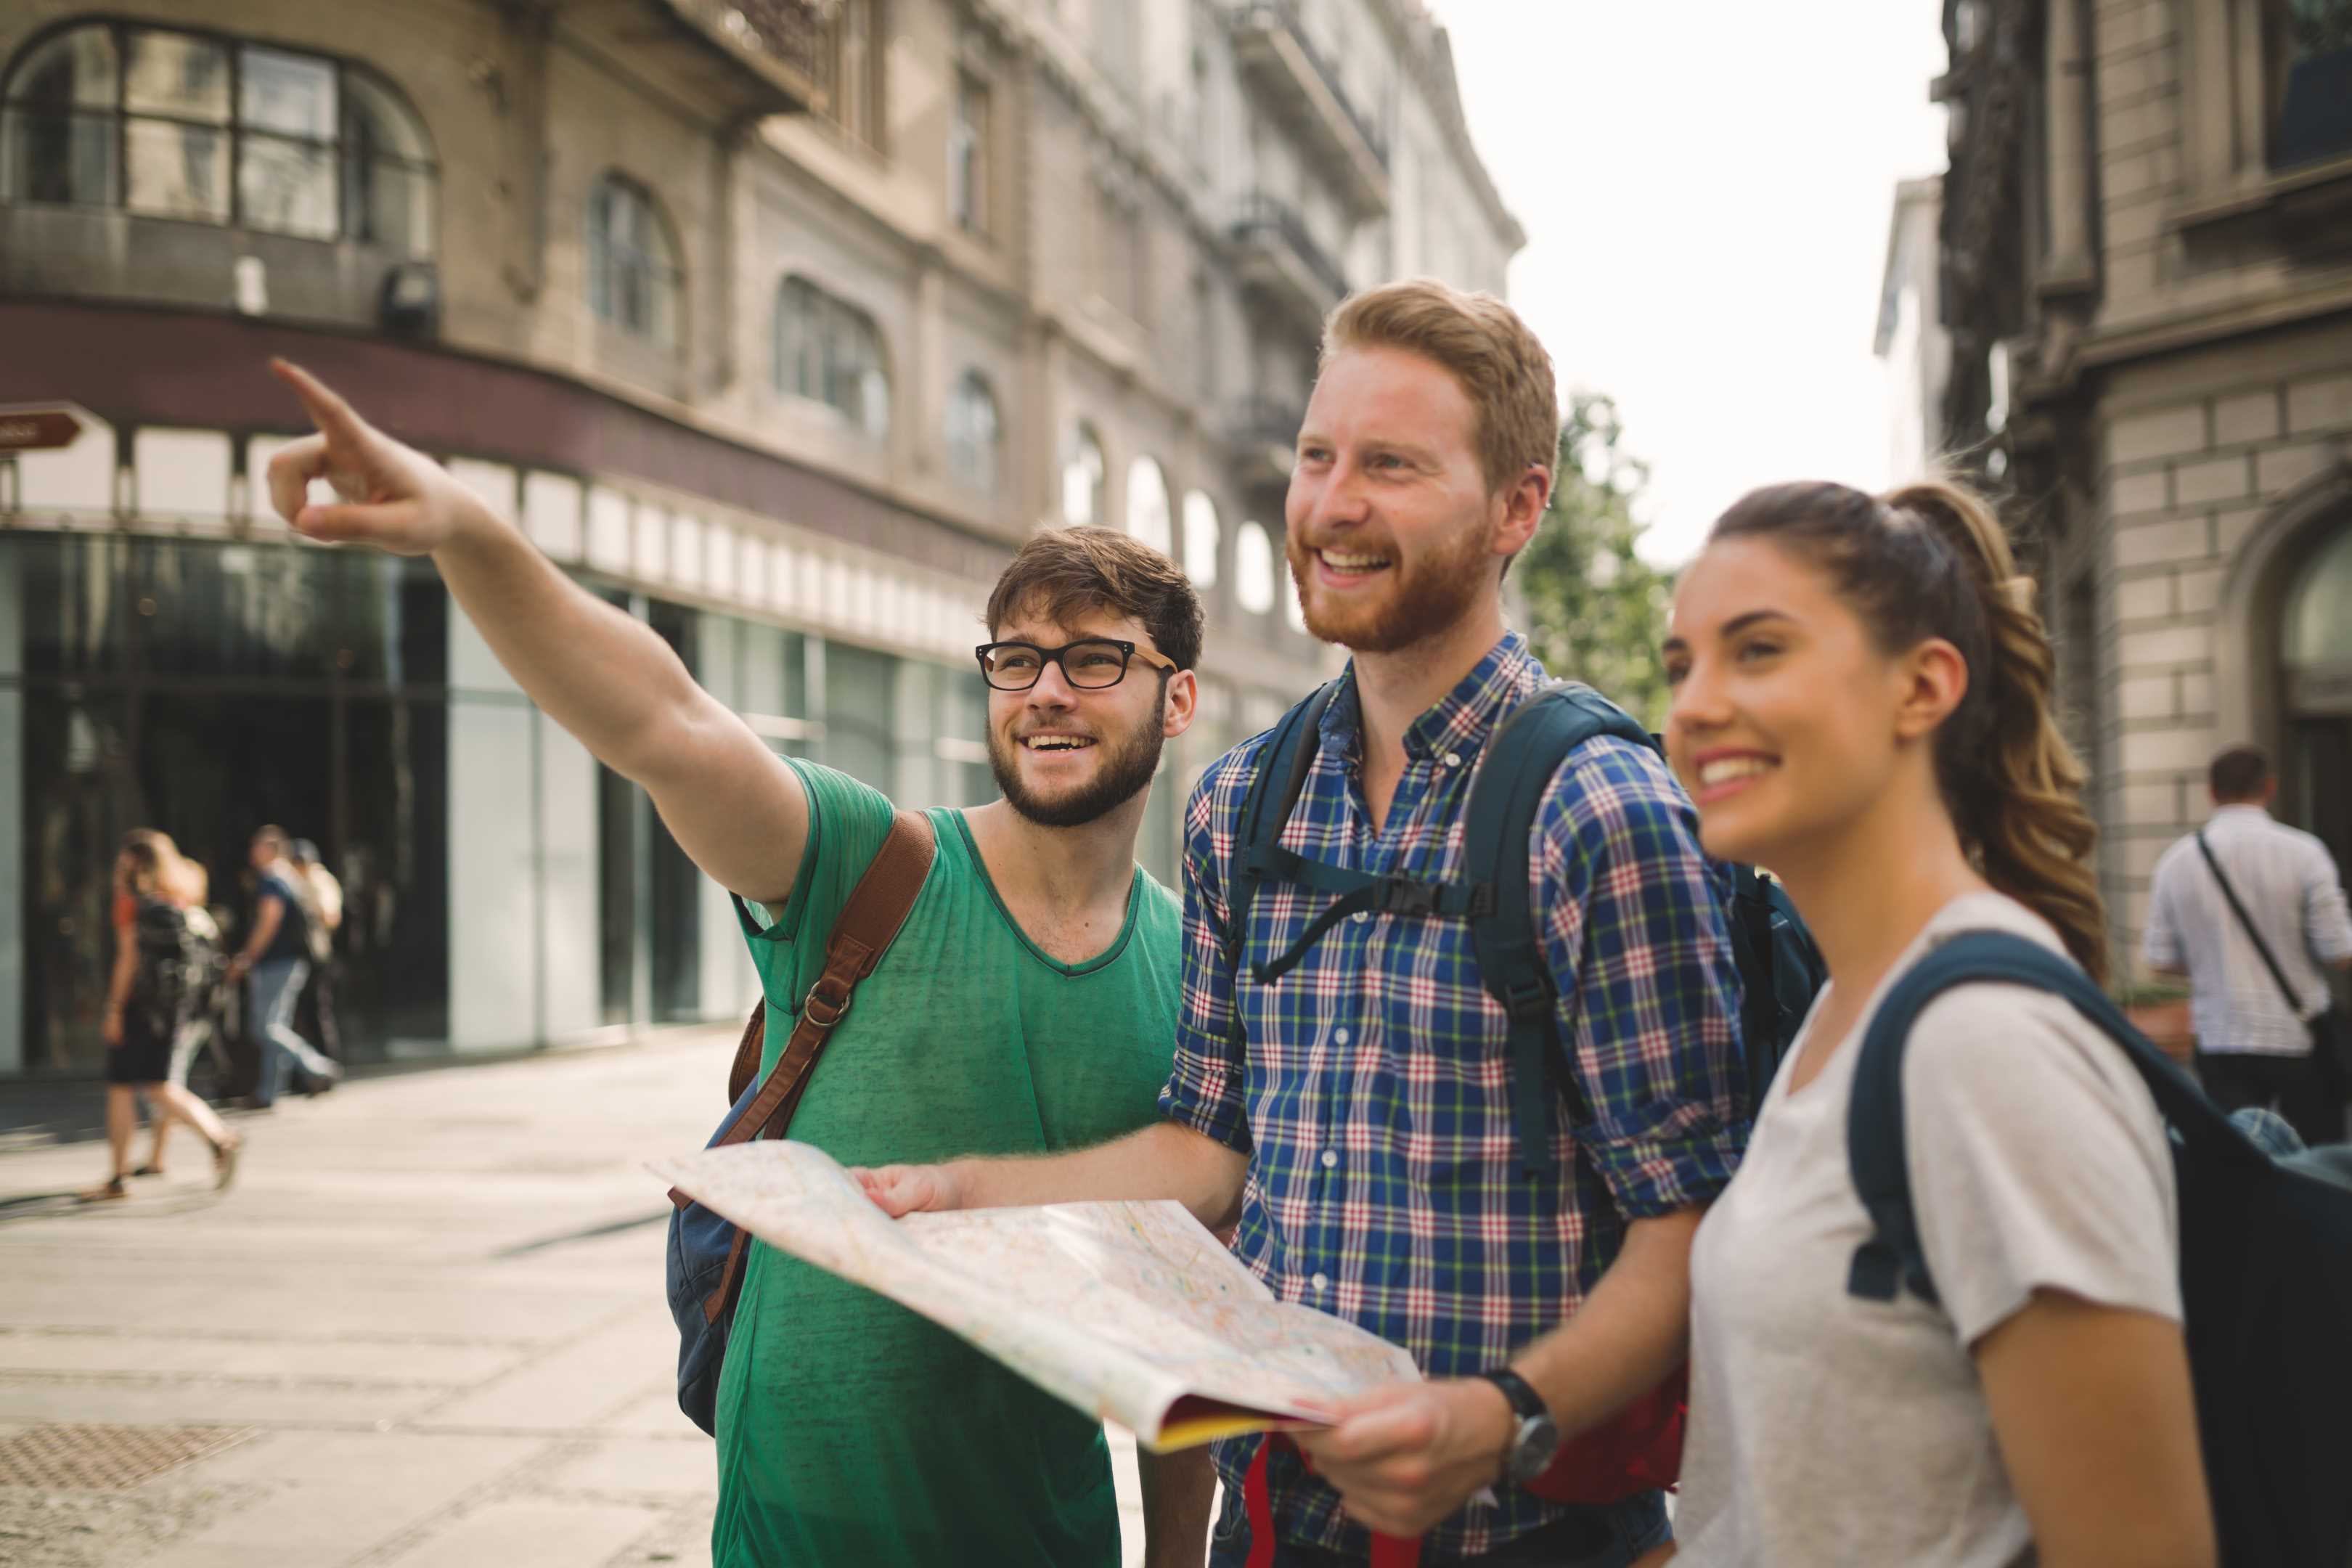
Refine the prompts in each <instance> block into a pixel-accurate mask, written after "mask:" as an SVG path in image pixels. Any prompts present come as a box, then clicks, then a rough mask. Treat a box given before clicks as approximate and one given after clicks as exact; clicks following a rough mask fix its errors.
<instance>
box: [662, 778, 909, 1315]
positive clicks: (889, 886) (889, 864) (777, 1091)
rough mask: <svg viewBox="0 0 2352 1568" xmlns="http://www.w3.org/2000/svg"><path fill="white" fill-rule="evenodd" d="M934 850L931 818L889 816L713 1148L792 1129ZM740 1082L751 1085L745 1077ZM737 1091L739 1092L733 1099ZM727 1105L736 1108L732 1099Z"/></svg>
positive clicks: (709, 1308) (708, 1310)
mask: <svg viewBox="0 0 2352 1568" xmlns="http://www.w3.org/2000/svg"><path fill="white" fill-rule="evenodd" d="M938 847H939V845H938V841H937V839H936V838H935V837H934V836H933V834H932V831H931V819H930V818H929V817H928V816H924V815H923V814H922V813H921V812H919V811H905V810H901V811H899V812H898V814H897V815H896V816H894V817H893V818H892V819H891V822H890V834H889V837H887V838H885V839H884V840H883V841H882V847H881V848H880V849H878V850H877V851H876V852H875V855H874V859H873V862H872V864H870V865H868V866H867V867H866V874H865V875H864V876H862V877H860V878H859V879H857V886H856V888H854V889H851V891H850V894H849V901H848V902H847V903H845V904H844V905H843V906H842V908H841V913H840V914H839V915H838V916H836V917H835V920H834V922H833V935H832V937H831V939H830V940H828V941H827V942H826V943H825V947H824V973H821V974H819V975H818V976H817V980H816V984H814V985H812V986H810V987H809V991H808V995H807V996H806V997H804V998H803V1000H802V1002H801V1016H800V1018H799V1020H798V1021H797V1022H796V1023H794V1024H793V1032H792V1035H791V1037H789V1038H787V1039H786V1040H785V1041H784V1048H783V1051H782V1054H781V1055H780V1056H778V1057H777V1058H776V1065H775V1067H774V1068H773V1069H772V1071H770V1072H769V1074H768V1079H767V1081H766V1082H765V1083H763V1084H761V1086H760V1092H759V1094H758V1095H757V1096H756V1097H755V1098H754V1099H753V1100H752V1101H751V1104H750V1105H748V1106H746V1107H745V1108H744V1110H743V1114H742V1115H740V1116H739V1117H737V1118H736V1119H735V1124H734V1125H733V1126H732V1127H730V1128H729V1129H728V1130H727V1131H726V1133H725V1135H724V1136H722V1137H721V1138H720V1139H719V1142H718V1143H717V1144H716V1145H714V1146H715V1147H718V1148H722V1149H723V1148H726V1147H728V1146H730V1145H731V1144H736V1143H745V1142H750V1141H751V1139H753V1138H755V1137H771V1138H772V1137H776V1136H778V1135H780V1134H782V1131H784V1129H785V1127H786V1126H787V1125H789V1124H790V1122H791V1121H792V1119H793V1111H794V1110H798V1109H799V1107H800V1102H801V1095H802V1094H803V1092H804V1091H805V1090H806V1089H807V1088H808V1080H809V1075H810V1073H811V1072H813V1071H814V1070H815V1068H816V1058H817V1057H818V1055H819V1054H820V1053H821V1052H823V1051H824V1046H825V1042H826V1041H827V1040H829V1039H831V1038H832V1037H833V1031H834V1027H835V1026H836V1025H838V1024H839V1023H840V1022H841V1020H842V1018H843V1017H844V1016H845V1015H846V1014H847V1013H848V1012H849V1003H850V998H851V995H852V994H853V993H854V992H855V991H856V988H857V983H858V982H859V981H861V980H863V979H865V978H866V976H867V975H869V974H871V973H874V966H875V965H876V964H877V963H881V961H882V955H883V954H884V953H886V952H889V951H890V944H891V942H895V941H896V940H898V930H899V928H900V927H901V926H904V925H905V924H906V923H907V916H908V914H909V913H911V912H912V911H913V910H914V908H915V900H916V899H917V898H918V897H919V896H920V895H921V893H922V890H923V882H924V880H925V879H927V878H929V876H930V873H931V858H932V857H933V855H934V854H935V853H936V852H937V850H938ZM765 1011H766V1006H765V1004H764V1003H763V1004H762V1005H761V1006H760V1007H759V1008H756V1009H754V1010H753V1013H752V1018H753V1020H754V1022H755V1023H756V1022H759V1021H760V1020H761V1018H762V1017H763V1016H764V1014H765ZM743 1046H749V1047H751V1049H752V1051H753V1056H752V1060H753V1062H754V1063H755V1064H756V1063H757V1061H758V1059H759V1058H758V1055H757V1052H758V1037H757V1036H756V1035H754V1033H753V1032H752V1028H751V1026H750V1025H747V1026H745V1027H744V1031H743V1045H742V1046H739V1047H737V1057H738V1058H739V1065H740V1057H741V1055H742V1049H743ZM745 1081H746V1082H748V1081H749V1079H748V1077H747V1078H746V1079H745ZM741 1093H742V1089H740V1087H738V1088H737V1089H736V1090H735V1095H736V1097H740V1095H741ZM728 1103H729V1104H730V1105H731V1104H733V1103H734V1098H730V1100H729V1101H728ZM679 1196H680V1194H677V1193H672V1194H670V1197H671V1201H672V1202H677V1201H678V1199H679ZM747 1239H748V1236H747V1233H746V1232H744V1231H743V1230H742V1229H741V1228H740V1227H738V1229H737V1231H736V1233H735V1245H734V1247H733V1248H731V1249H730V1251H729V1253H728V1255H727V1271H726V1273H725V1275H724V1276H723V1277H722V1278H721V1279H720V1280H719V1289H716V1290H714V1291H712V1292H711V1293H710V1296H709V1299H708V1300H705V1301H704V1302H703V1304H702V1310H703V1316H704V1317H705V1318H707V1319H709V1320H710V1321H714V1322H715V1321H718V1318H719V1314H720V1313H721V1312H723V1311H725V1310H726V1309H727V1303H728V1302H729V1301H730V1300H732V1299H733V1297H734V1293H735V1288H736V1285H737V1283H738V1281H739V1280H740V1278H741V1273H742V1263H743V1253H744V1251H745V1245H746V1241H747Z"/></svg>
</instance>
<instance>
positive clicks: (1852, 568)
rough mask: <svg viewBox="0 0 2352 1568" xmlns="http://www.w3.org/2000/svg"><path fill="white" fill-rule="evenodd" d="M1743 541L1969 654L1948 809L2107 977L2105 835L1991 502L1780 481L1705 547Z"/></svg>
mask: <svg viewBox="0 0 2352 1568" xmlns="http://www.w3.org/2000/svg"><path fill="white" fill-rule="evenodd" d="M1741 537H1762V538H1769V539H1771V540H1773V541H1774V542H1779V543H1781V544H1784V545H1787V546H1789V547H1790V548H1793V549H1795V550H1796V551H1798V552H1801V554H1802V555H1803V556H1804V557H1805V558H1806V559H1808V560H1810V561H1811V562H1812V563H1814V564H1815V565H1817V566H1820V567H1821V568H1822V569H1823V570H1825V571H1827V572H1828V573H1829V574H1830V575H1831V578H1832V581H1833V582H1834V583H1835V584H1836V587H1837V591H1838V594H1839V596H1840V597H1841V598H1843V600H1845V602H1846V603H1847V604H1849V605H1852V606H1853V608H1854V610H1855V611H1856V613H1857V614H1859V615H1860V616H1861V617H1862V620H1863V624H1864V626H1867V627H1869V629H1870V632H1871V636H1872V637H1873V638H1874V640H1875V641H1876V642H1877V644H1878V646H1879V647H1882V648H1884V649H1885V650H1887V651H1888V652H1890V653H1893V652H1901V651H1903V650H1906V649H1908V648H1912V647H1917V646H1918V645H1919V644H1920V643H1921V642H1924V641H1926V640H1927V639H1928V638H1930V637H1940V638H1942V639H1943V640H1945V641H1947V642H1948V643H1950V644H1951V645H1952V646H1953V647H1956V648H1958V650H1959V653H1960V657H1961V658H1962V659H1963V660H1965V661H1966V663H1967V665H1968V668H1969V689H1968V691H1967V693H1966V695H1965V696H1963V697H1962V698H1961V700H1960V703H1959V706H1958V707H1957V708H1955V709H1953V710H1952V712H1951V714H1950V715H1949V716H1948V718H1946V719H1945V721H1944V722H1943V724H1942V726H1941V727H1940V728H1939V729H1938V730H1937V731H1936V780H1937V786H1938V788H1939V789H1940V791H1941V793H1942V795H1943V797H1944V805H1945V808H1946V809H1947V810H1948V811H1949V812H1950V813H1951V815H1952V824H1953V826H1954V827H1956V828H1957V829H1958V832H1959V836H1960V842H1961V844H1962V846H1963V847H1965V848H1966V849H1967V850H1968V853H1969V856H1970V857H1971V858H1973V859H1974V860H1975V861H1976V863H1977V866H1978V868H1979V870H1980V871H1982V872H1983V874H1984V879H1985V880H1986V881H1988V882H1990V883H1991V884H1992V885H1993V886H1994V887H1995V888H1997V889H2000V891H2001V892H2004V893H2007V894H2008V895H2009V896H2010V897H2011V898H2013V899H2015V900H2018V901H2019V902H2020V903H2021V904H2024V905H2025V906H2026V907H2027V908H2029V909H2031V910H2033V911H2034V912H2035V913H2036V914H2039V915H2040V916H2042V919H2044V920H2046V921H2049V922H2050V923H2051V925H2053V927H2055V928H2056V929H2057V931H2058V934H2059V936H2060V937H2062V938H2063V939H2064V941H2065V943H2066V951H2067V952H2070V953H2072V954H2073V955H2074V961H2075V962H2076V963H2080V964H2081V965H2082V966H2083V967H2084V969H2086V970H2088V971H2089V972H2090V973H2091V976H2092V977H2093V978H2094V979H2097V980H2104V979H2105V977H2106V972H2107V942H2106V924H2105V918H2104V915H2103V912H2102V908H2101V904H2100V900H2099V883H2098V876H2097V873H2096V872H2095V870H2094V869H2093V868H2092V865H2091V849H2092V846H2093V845H2094V843H2095V841H2096V839H2097V837H2098V829H2097V827H2096V826H2095V825H2094V824H2093V823H2092V821H2091V816H2090V813H2089V812H2088V811H2086V810H2084V806H2083V798H2082V790H2083V767H2082V764H2081V763H2078V762H2077V761H2076V760H2075V758H2074V749H2073V748H2072V747H2070V746H2068V745H2067V743H2066V738H2065V737H2064V736H2063V735H2062V734H2061V733H2059V730H2058V721H2057V715H2056V712H2055V710H2054V707H2053V701H2052V698H2051V685H2052V679H2053V671H2054V666H2055V661H2054V660H2053V658H2052V656H2051V651H2050V638H2049V636H2048V634H2047V633H2045V632H2044V631H2043V629H2042V616H2041V614H2040V613H2039V612H2038V611H2037V610H2035V608H2034V605H2033V581H2032V578H2030V577H2025V576H2021V575H2020V574H2019V573H2018V570H2017V562H2016V559H2015V557H2014V556H2013V555H2012V554H2011V551H2010V548H2009V536H2008V535H2007V534H2006V533H2005V532H2003V531H2002V530H2001V526H2000V519H1999V518H1998V517H1997V516H1995V515H1994V513H1993V510H1992V508H1991V506H1990V505H1989V504H1988V503H1987V502H1986V501H1985V500H1984V499H1983V498H1982V497H1980V496H1979V495H1978V494H1976V492H1975V491H1973V490H1970V489H1968V488H1967V487H1965V486H1963V485H1958V484H1955V483H1951V482H1949V481H1948V480H1941V479H1934V480H1927V481H1924V482H1922V483H1919V484H1913V485H1906V486H1904V487H1903V488H1902V489H1896V490H1892V491H1889V492H1888V493H1887V494H1885V495H1884V496H1870V495H1865V494H1864V493H1863V492H1862V491H1860V490H1857V489H1852V488H1851V487H1849V486H1846V485H1836V484H1822V483H1798V484H1786V485H1773V486H1770V487H1769V488H1767V489H1760V490H1756V491H1753V492H1751V493H1749V494H1748V495H1747V496H1745V497H1743V498H1742V499H1741V500H1738V502H1736V503H1734V505H1733V506H1732V508H1731V510H1728V511H1727V512H1725V513H1724V514H1723V516H1722V517H1721V518H1719V519H1717V521H1716V524H1715V528H1714V530H1713V531H1712V532H1711V533H1710V534H1709V535H1708V540H1709V542H1713V541H1715V540H1717V539H1732V538H1741Z"/></svg>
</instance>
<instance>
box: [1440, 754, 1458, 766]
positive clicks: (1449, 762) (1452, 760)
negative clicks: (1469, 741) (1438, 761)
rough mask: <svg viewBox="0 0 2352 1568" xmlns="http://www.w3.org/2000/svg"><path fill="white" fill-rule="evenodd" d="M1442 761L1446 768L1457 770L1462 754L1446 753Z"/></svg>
mask: <svg viewBox="0 0 2352 1568" xmlns="http://www.w3.org/2000/svg"><path fill="white" fill-rule="evenodd" d="M1444 760H1445V765H1446V766H1447V767H1449V768H1458V767H1460V766H1461V765H1462V753H1461V752H1446V753H1445V759H1444Z"/></svg>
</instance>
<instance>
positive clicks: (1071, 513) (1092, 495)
mask: <svg viewBox="0 0 2352 1568" xmlns="http://www.w3.org/2000/svg"><path fill="white" fill-rule="evenodd" d="M1109 478H1110V461H1109V459H1108V458H1105V457H1104V456H1103V445H1102V437H1099V436H1097V435H1096V434H1095V429H1094V426H1091V425H1087V424H1084V423H1081V424H1080V425H1079V426H1078V427H1077V428H1076V430H1074V431H1072V432H1071V434H1070V453H1069V456H1068V457H1066V458H1064V459H1063V460H1062V521H1063V522H1064V523H1066V524H1067V525H1068V526H1069V527H1071V528H1082V527H1085V526H1086V525H1087V524H1089V523H1099V522H1101V521H1102V520H1103V510H1104V507H1103V486H1104V484H1105V483H1106V482H1107V481H1108V479H1109Z"/></svg>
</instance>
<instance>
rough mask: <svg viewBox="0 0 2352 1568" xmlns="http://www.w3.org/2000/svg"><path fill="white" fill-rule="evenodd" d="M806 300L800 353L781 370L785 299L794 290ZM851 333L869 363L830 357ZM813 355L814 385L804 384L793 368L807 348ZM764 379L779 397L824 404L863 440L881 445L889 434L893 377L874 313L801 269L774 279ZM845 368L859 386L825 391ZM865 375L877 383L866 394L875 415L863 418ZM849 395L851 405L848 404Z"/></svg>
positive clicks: (887, 344) (797, 366) (885, 340)
mask: <svg viewBox="0 0 2352 1568" xmlns="http://www.w3.org/2000/svg"><path fill="white" fill-rule="evenodd" d="M796 292H797V293H798V294H800V295H802V296H804V297H805V298H806V299H807V300H808V301H809V307H810V308H809V310H808V311H807V313H806V315H805V317H804V319H803V326H802V337H801V341H800V342H799V343H798V345H797V346H798V348H799V349H800V351H801V352H800V353H798V354H795V355H793V374H792V375H791V376H790V377H789V378H788V377H787V376H786V374H785V364H786V355H785V353H784V333H785V323H786V321H787V319H788V318H787V313H786V311H785V310H784V304H785V301H786V300H788V299H791V298H793V296H794V295H795V293H796ZM851 339H856V340H857V341H859V342H862V343H863V344H864V345H865V346H866V347H867V348H869V349H870V350H871V359H872V363H871V364H870V365H862V366H845V363H836V357H837V356H836V353H835V350H836V349H837V348H838V346H839V345H840V344H842V343H843V342H845V341H849V340H851ZM812 352H813V353H814V355H815V357H816V366H815V372H814V374H815V379H816V382H817V385H815V386H814V387H811V386H809V385H807V384H803V381H802V379H801V376H800V374H799V371H800V369H801V363H802V361H803V359H804V358H805V357H806V356H807V355H808V354H809V353H812ZM770 355H771V363H770V368H769V378H768V380H769V385H770V386H771V387H772V388H773V389H774V391H775V394H776V395H777V396H779V397H785V398H790V399H792V400H793V401H794V402H796V403H804V404H809V405H814V406H816V407H819V408H823V409H825V410H826V411H827V412H829V413H830V414H831V415H832V416H834V417H835V418H837V419H839V420H840V421H841V422H842V423H843V424H844V425H845V426H848V427H849V428H850V429H852V430H855V431H856V432H857V434H858V435H860V436H861V437H865V438H866V440H869V441H872V442H874V443H875V444H876V445H877V446H878V445H881V444H883V443H885V442H887V440H888V439H889V437H890V426H891V421H892V416H893V414H894V413H895V410H894V408H893V407H892V398H893V386H892V382H893V377H892V375H891V374H890V340H889V339H888V337H887V335H885V333H884V332H883V331H882V322H881V320H880V318H878V317H877V316H876V315H875V314H874V313H873V312H872V311H870V310H866V308H865V307H864V306H862V305H860V304H858V303H856V301H855V300H848V299H845V298H844V297H842V296H841V295H839V294H836V293H835V292H834V291H833V290H832V289H828V288H826V287H825V286H824V284H822V283H820V282H818V281H817V280H816V279H814V278H812V277H810V276H809V275H808V274H807V273H805V272H787V273H785V274H784V275H783V276H782V278H780V279H777V282H776V294H775V305H774V315H773V318H772V321H771V332H770ZM845 368H848V369H851V370H854V371H855V373H856V375H855V379H856V381H857V382H858V383H859V384H860V390H859V391H858V392H856V394H855V395H852V394H846V393H845V395H844V400H843V401H835V398H834V397H833V396H832V395H831V393H832V391H833V389H834V384H835V382H836V381H837V380H840V379H841V377H842V373H843V371H844V369H845ZM867 375H871V376H873V377H875V378H876V379H877V382H878V383H879V386H880V396H879V398H878V399H875V400H872V401H873V403H874V407H873V408H872V410H871V412H873V413H874V414H876V415H877V416H878V417H876V418H868V417H867V415H868V412H869V409H868V406H867V405H868V402H869V400H868V398H867V397H866V395H864V392H863V390H862V387H863V382H864V378H865V377H866V376H867ZM852 400H854V401H855V403H856V406H855V407H852V406H849V405H848V403H849V402H850V401H852Z"/></svg>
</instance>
